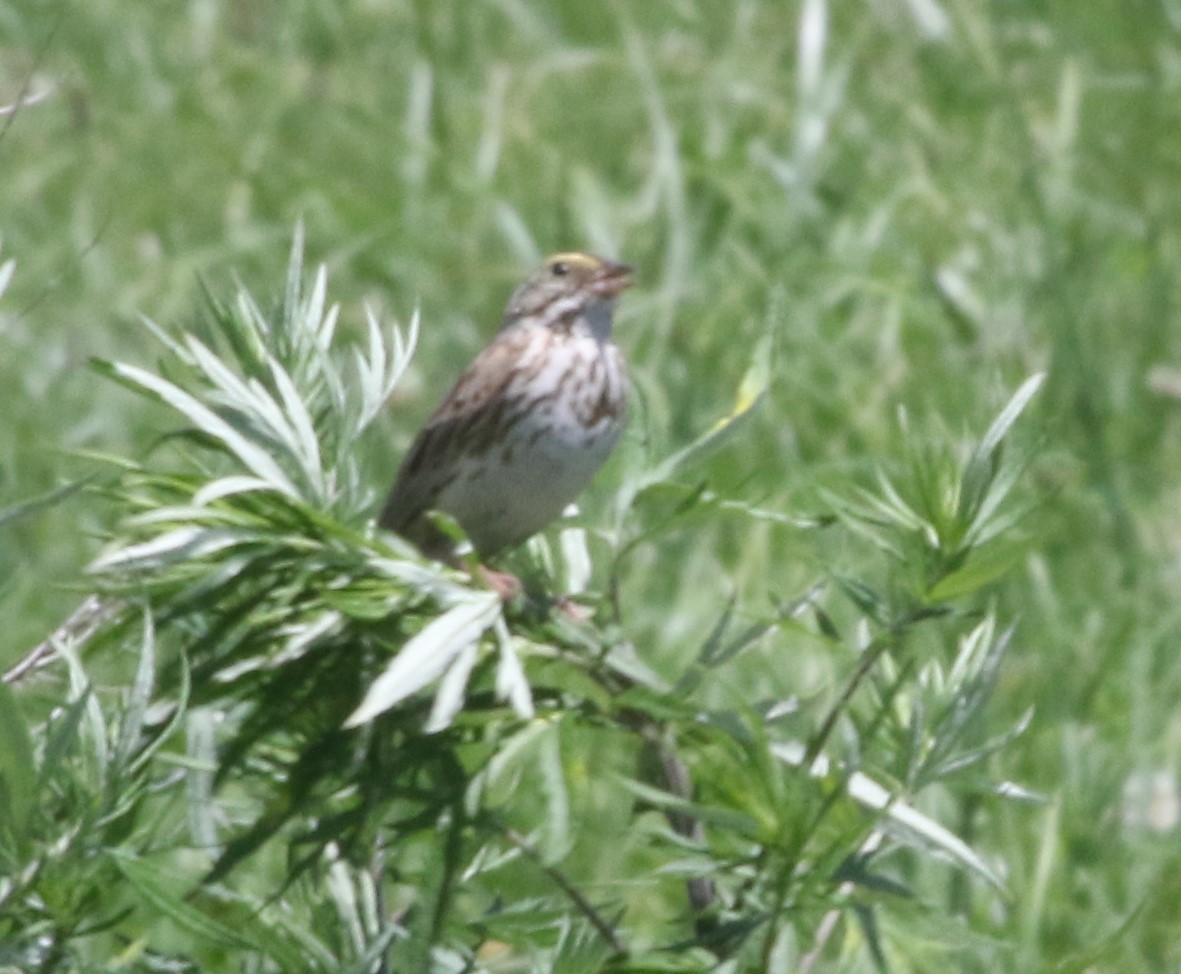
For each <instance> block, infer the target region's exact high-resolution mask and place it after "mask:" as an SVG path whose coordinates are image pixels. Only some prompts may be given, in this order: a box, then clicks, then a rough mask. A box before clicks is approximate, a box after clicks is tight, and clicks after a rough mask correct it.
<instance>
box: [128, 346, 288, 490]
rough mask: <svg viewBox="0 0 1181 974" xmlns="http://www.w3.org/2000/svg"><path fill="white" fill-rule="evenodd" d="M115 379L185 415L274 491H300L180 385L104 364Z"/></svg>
mask: <svg viewBox="0 0 1181 974" xmlns="http://www.w3.org/2000/svg"><path fill="white" fill-rule="evenodd" d="M105 367H106V368H107V369H108V370H109V371H110V374H112V375H113V376H114V377H116V378H119V379H121V380H124V381H126V382H129V383H131V384H132V385H135V386H139V387H141V388H142V389H145V390H147V391H148V392H150V393H153V394H154V395H155V396H156V397H158V398H159V399H161V400H162V401H163V402H165V403H166V404H168V405H169V406H171V407H172V408H173V409H175V410H176V411H177V412H179V413H181V414H182V415H183V416H185V417H186V418H187V419H188V420H189V422H191V423H192V424H193V425H194V426H195V427H196V428H197V429H199V430H201V431H202V432H204V433H208V434H209V435H210V436H212V437H214V438H215V439H217V440H220V441H221V442H222V443H223V444H224V445H225V447H226V448H227V449H228V450H230V451H231V452H232V453H233V454H234V455H235V456H236V457H237V458H238V459H239V460H241V461H242V463H243V464H244V465H245V466H246V467H247V468H248V469H249V470H251V471H253V472H254V473H255V474H256V475H257V476H259V477H260V478H262V479H263V480H265V481H266V482H267V483H269V484H270V485H271V488H272V489H273V490H276V491H278V492H279V493H282V494H286V495H287V496H288V497H292V498H296V497H298V496H299V492H298V491H297V490H296V489H295V485H294V484H292V483H291V481H290V479H288V477H287V475H286V474H285V473H283V471H282V469H281V468H280V467H279V465H278V464H277V463H276V462H275V461H274V459H272V458H271V456H270V455H269V454H268V453H267V452H266V451H265V450H263V449H261V448H260V447H258V446H256V445H255V444H253V443H251V442H250V441H249V440H248V439H246V437H244V436H243V435H242V434H241V433H239V432H238V431H237V430H235V429H234V428H233V427H232V426H230V424H229V423H227V422H226V421H225V420H224V419H222V418H221V417H220V416H218V415H217V414H216V413H215V412H213V410H211V409H209V407H207V406H205V405H204V404H202V403H201V402H199V401H198V400H197V399H195V398H194V397H193V396H191V395H190V394H189V393H187V392H185V391H184V390H183V389H181V388H180V387H179V386H176V385H173V384H172V383H171V382H169V381H167V380H166V379H162V378H160V377H159V376H157V375H154V374H153V373H151V372H148V371H146V370H144V369H141V368H138V367H136V366H134V365H127V364H125V363H122V362H113V363H105Z"/></svg>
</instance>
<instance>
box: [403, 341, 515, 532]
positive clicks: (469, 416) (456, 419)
mask: <svg viewBox="0 0 1181 974" xmlns="http://www.w3.org/2000/svg"><path fill="white" fill-rule="evenodd" d="M532 332H533V329H531V328H528V327H519V326H518V327H514V328H509V329H507V330H505V331H502V332H501V333H500V334H498V335H497V336H496V338H495V339H493V341H492V344H491V345H489V346H488V347H487V348H485V349H484V350H483V351H482V352H481V353H480V354H479V355H477V356H476V359H475V361H474V362H472V364H471V365H470V366H468V368H467V370H466V371H465V372H464V373H463V375H461V376H460V377H459V378H458V379H457V380H456V382H455V385H453V386H452V387H451V391H450V392H448V393H447V395H446V396H445V397H444V399H443V401H442V402H441V403H440V404H439V406H438V408H437V409H436V410H435V411H434V413H433V414H432V415H431V417H430V419H428V420H427V421H426V425H424V426H423V428H422V429H421V430H420V431H419V433H418V437H417V438H416V439H415V440H414V443H413V444H412V445H411V447H410V450H409V451H408V452H407V454H406V457H405V459H403V461H402V466H401V468H400V469H399V471H398V479H397V480H396V481H395V482H394V486H393V489H392V490H391V491H390V494H389V497H388V498H387V499H386V502H385V507H384V508H383V509H382V513H381V521H380V523H381V526H382V527H384V528H388V529H390V530H391V531H395V532H397V533H398V534H404V535H405V534H407V532H408V531H409V530H410V529H411V528H412V527H413V525H414V522H415V521H417V520H418V519H419V518H421V517H422V515H423V514H425V513H426V512H427V511H429V510H430V509H431V507H432V506H433V505H434V503H435V501H436V500H437V499H438V497H439V494H440V493H441V492H442V491H443V489H444V488H445V487H446V486H447V484H448V483H450V482H451V479H452V478H453V477H455V475H456V473H457V472H458V468H459V463H458V461H459V459H460V458H461V457H463V456H464V455H465V454H466V455H471V454H477V453H480V452H481V449H480V440H486V439H487V438H488V434H489V432H490V431H491V429H492V425H498V423H499V422H500V421H503V413H504V410H505V408H506V405H507V400H508V399H509V398H511V392H510V390H509V386H510V385H512V384H513V382H514V381H515V380H517V379H518V378H519V377H520V373H519V371H518V370H519V368H520V366H521V365H522V359H523V358H524V357H525V355H526V354H527V352H528V349H529V345H530V344H531V342H532V339H533V338H534V337H535V336H534V335H533V334H532ZM490 424H491V425H490ZM410 533H411V534H412V533H413V531H410Z"/></svg>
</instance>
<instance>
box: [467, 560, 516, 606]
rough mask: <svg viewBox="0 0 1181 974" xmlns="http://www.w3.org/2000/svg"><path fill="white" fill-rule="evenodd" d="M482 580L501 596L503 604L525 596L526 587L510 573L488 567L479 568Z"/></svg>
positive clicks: (481, 566)
mask: <svg viewBox="0 0 1181 974" xmlns="http://www.w3.org/2000/svg"><path fill="white" fill-rule="evenodd" d="M478 571H479V576H480V580H481V581H483V583H484V584H485V585H487V586H488V587H489V588H490V589H492V591H493V592H495V593H496V594H497V595H499V596H500V600H501V601H502V602H515V601H516V600H517V599H518V598H520V597H521V595H522V594H524V591H525V586H524V585H522V584H521V580H520V579H519V578H517V576H516V575H513V574H511V573H510V572H498V571H496V570H495V569H492V568H489V567H488V566H487V565H480V566H479V570H478Z"/></svg>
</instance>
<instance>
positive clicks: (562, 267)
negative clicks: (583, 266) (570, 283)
mask: <svg viewBox="0 0 1181 974" xmlns="http://www.w3.org/2000/svg"><path fill="white" fill-rule="evenodd" d="M549 269H550V270H551V271H552V272H553V275H554V277H565V276H566V275H567V274H569V273H570V265H569V264H567V263H566V262H565V261H564V260H555V261H554V262H553V263H552V264H550V265H549Z"/></svg>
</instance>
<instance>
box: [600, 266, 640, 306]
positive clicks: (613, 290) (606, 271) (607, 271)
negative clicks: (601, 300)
mask: <svg viewBox="0 0 1181 974" xmlns="http://www.w3.org/2000/svg"><path fill="white" fill-rule="evenodd" d="M634 274H635V268H634V267H632V266H631V264H617V263H615V262H614V261H610V260H607V261H604V262H603V266H602V268H600V270H599V272H598V273H597V274H596V275H595V280H594V289H595V293H596V294H598V295H600V296H602V297H605V298H613V297H615V295H617V294H618V293H619V292H620V291H624V290H626V289H627V288H629V287H631V286H632V285H633V284H634V283H635V280H634V279H633V276H634Z"/></svg>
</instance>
